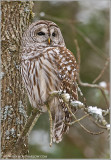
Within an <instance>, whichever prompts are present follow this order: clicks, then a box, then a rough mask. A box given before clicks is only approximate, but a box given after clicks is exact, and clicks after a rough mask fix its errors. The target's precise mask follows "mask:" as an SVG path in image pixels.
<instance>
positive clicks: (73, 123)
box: [66, 114, 89, 126]
mask: <svg viewBox="0 0 111 160" xmlns="http://www.w3.org/2000/svg"><path fill="white" fill-rule="evenodd" d="M88 116H89V114H86V115H84V116H83V117H81V118H79V119H77V120H75V121H73V122H71V123H66V124H67V125H69V126H71V125H73V124H75V123H77V122H79V121H81V120H83V119H84V118H86V117H88Z"/></svg>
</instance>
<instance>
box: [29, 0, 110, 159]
mask: <svg viewBox="0 0 111 160" xmlns="http://www.w3.org/2000/svg"><path fill="white" fill-rule="evenodd" d="M33 12H34V13H35V17H34V21H37V20H39V19H47V20H51V21H54V22H55V23H57V24H58V25H59V27H60V29H61V31H62V34H63V37H64V40H65V43H66V46H67V48H68V49H69V50H71V51H72V52H73V53H74V55H75V57H77V55H76V47H75V44H74V39H77V41H78V43H79V47H80V53H81V65H80V67H81V70H80V71H81V72H80V77H81V80H82V81H83V82H88V83H92V82H93V80H94V79H95V78H96V77H97V76H98V75H99V73H100V72H101V70H102V69H103V67H104V64H105V62H106V60H107V58H108V57H109V1H108V0H101V1H84V2H82V1H67V2H66V1H64V2H62V1H61V2H60V1H34V8H33ZM97 84H99V85H102V86H103V87H105V91H106V94H107V96H109V66H108V67H107V69H106V70H105V72H104V74H103V76H102V77H101V78H100V79H99V80H98V81H97ZM80 88H81V90H82V92H83V94H84V97H85V98H86V100H87V105H92V106H97V107H100V108H103V109H107V107H106V103H105V100H104V98H103V95H102V94H101V92H100V90H98V89H95V88H87V87H81V86H80ZM30 110H31V107H30ZM81 115H82V112H80V113H78V115H77V116H78V117H80V116H81ZM81 123H82V124H84V125H85V126H86V128H88V129H89V130H90V131H94V132H98V131H100V129H99V128H98V127H97V126H96V125H94V123H92V122H91V121H90V120H89V119H88V118H87V119H86V120H83V121H82V122H81ZM49 141H50V138H49V117H48V114H47V113H44V114H43V115H42V116H41V117H40V118H39V120H38V121H37V123H36V125H35V127H34V128H33V130H32V132H31V134H30V137H29V143H30V146H29V147H30V151H29V155H44V156H45V155H46V156H47V158H67V159H68V158H109V139H108V133H107V132H105V133H103V134H101V135H91V134H88V133H87V132H85V131H84V130H83V129H82V128H81V127H80V126H79V124H74V125H73V126H71V128H70V131H69V134H68V135H65V136H64V137H63V141H62V142H61V143H59V144H53V145H52V147H51V148H50V147H49ZM39 158H40V157H39ZM42 158H44V157H42Z"/></svg>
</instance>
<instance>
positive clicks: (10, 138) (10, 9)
mask: <svg viewBox="0 0 111 160" xmlns="http://www.w3.org/2000/svg"><path fill="white" fill-rule="evenodd" d="M32 7H33V2H30V1H26V2H21V1H2V2H1V12H2V16H1V51H2V53H1V76H0V78H1V113H2V114H1V116H2V119H1V151H2V158H15V159H16V158H17V157H18V156H19V158H23V157H24V156H25V155H27V152H28V142H27V137H24V138H23V141H22V142H21V143H20V144H19V146H18V148H17V150H12V148H13V147H14V144H15V143H16V141H17V139H18V137H19V135H20V133H21V131H22V130H23V127H24V125H25V123H26V121H27V112H26V111H27V100H26V94H25V89H24V87H23V84H22V79H21V75H20V45H21V37H22V35H23V32H24V30H26V28H27V27H28V26H29V24H30V22H31V19H32V16H33V12H32Z"/></svg>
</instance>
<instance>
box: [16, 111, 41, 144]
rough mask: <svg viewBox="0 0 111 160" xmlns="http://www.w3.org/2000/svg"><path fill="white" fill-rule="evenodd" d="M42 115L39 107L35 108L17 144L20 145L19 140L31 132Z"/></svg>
mask: <svg viewBox="0 0 111 160" xmlns="http://www.w3.org/2000/svg"><path fill="white" fill-rule="evenodd" d="M40 115H41V112H40V111H38V109H37V108H34V109H33V111H32V113H31V115H30V117H29V118H28V120H27V122H26V124H25V126H24V129H23V131H22V133H21V134H20V136H19V138H18V140H17V142H16V144H15V145H18V144H19V142H20V141H21V140H22V139H23V137H24V136H26V135H27V134H29V133H30V131H31V130H32V128H33V126H34V125H35V123H36V122H37V120H38V118H39V116H40Z"/></svg>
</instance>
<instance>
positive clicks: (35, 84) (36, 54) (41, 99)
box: [21, 47, 77, 111]
mask: <svg viewBox="0 0 111 160" xmlns="http://www.w3.org/2000/svg"><path fill="white" fill-rule="evenodd" d="M29 51H30V52H29ZM27 53H28V54H27ZM76 67H77V66H76V61H75V58H74V56H73V54H72V53H71V52H70V51H69V50H68V49H66V48H65V47H47V48H45V49H44V51H43V50H41V49H35V47H34V49H33V48H28V47H27V49H24V50H23V56H22V65H21V72H22V77H23V81H24V84H25V88H26V90H27V93H28V97H29V100H30V103H31V105H32V106H33V107H38V106H40V107H41V106H43V107H41V108H42V111H46V107H44V103H45V102H46V101H47V98H48V96H49V94H50V92H52V91H55V90H57V91H58V90H60V89H61V90H63V91H65V92H67V93H70V94H71V96H72V98H74V99H77V87H76V85H75V81H76ZM52 106H53V104H52Z"/></svg>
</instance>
